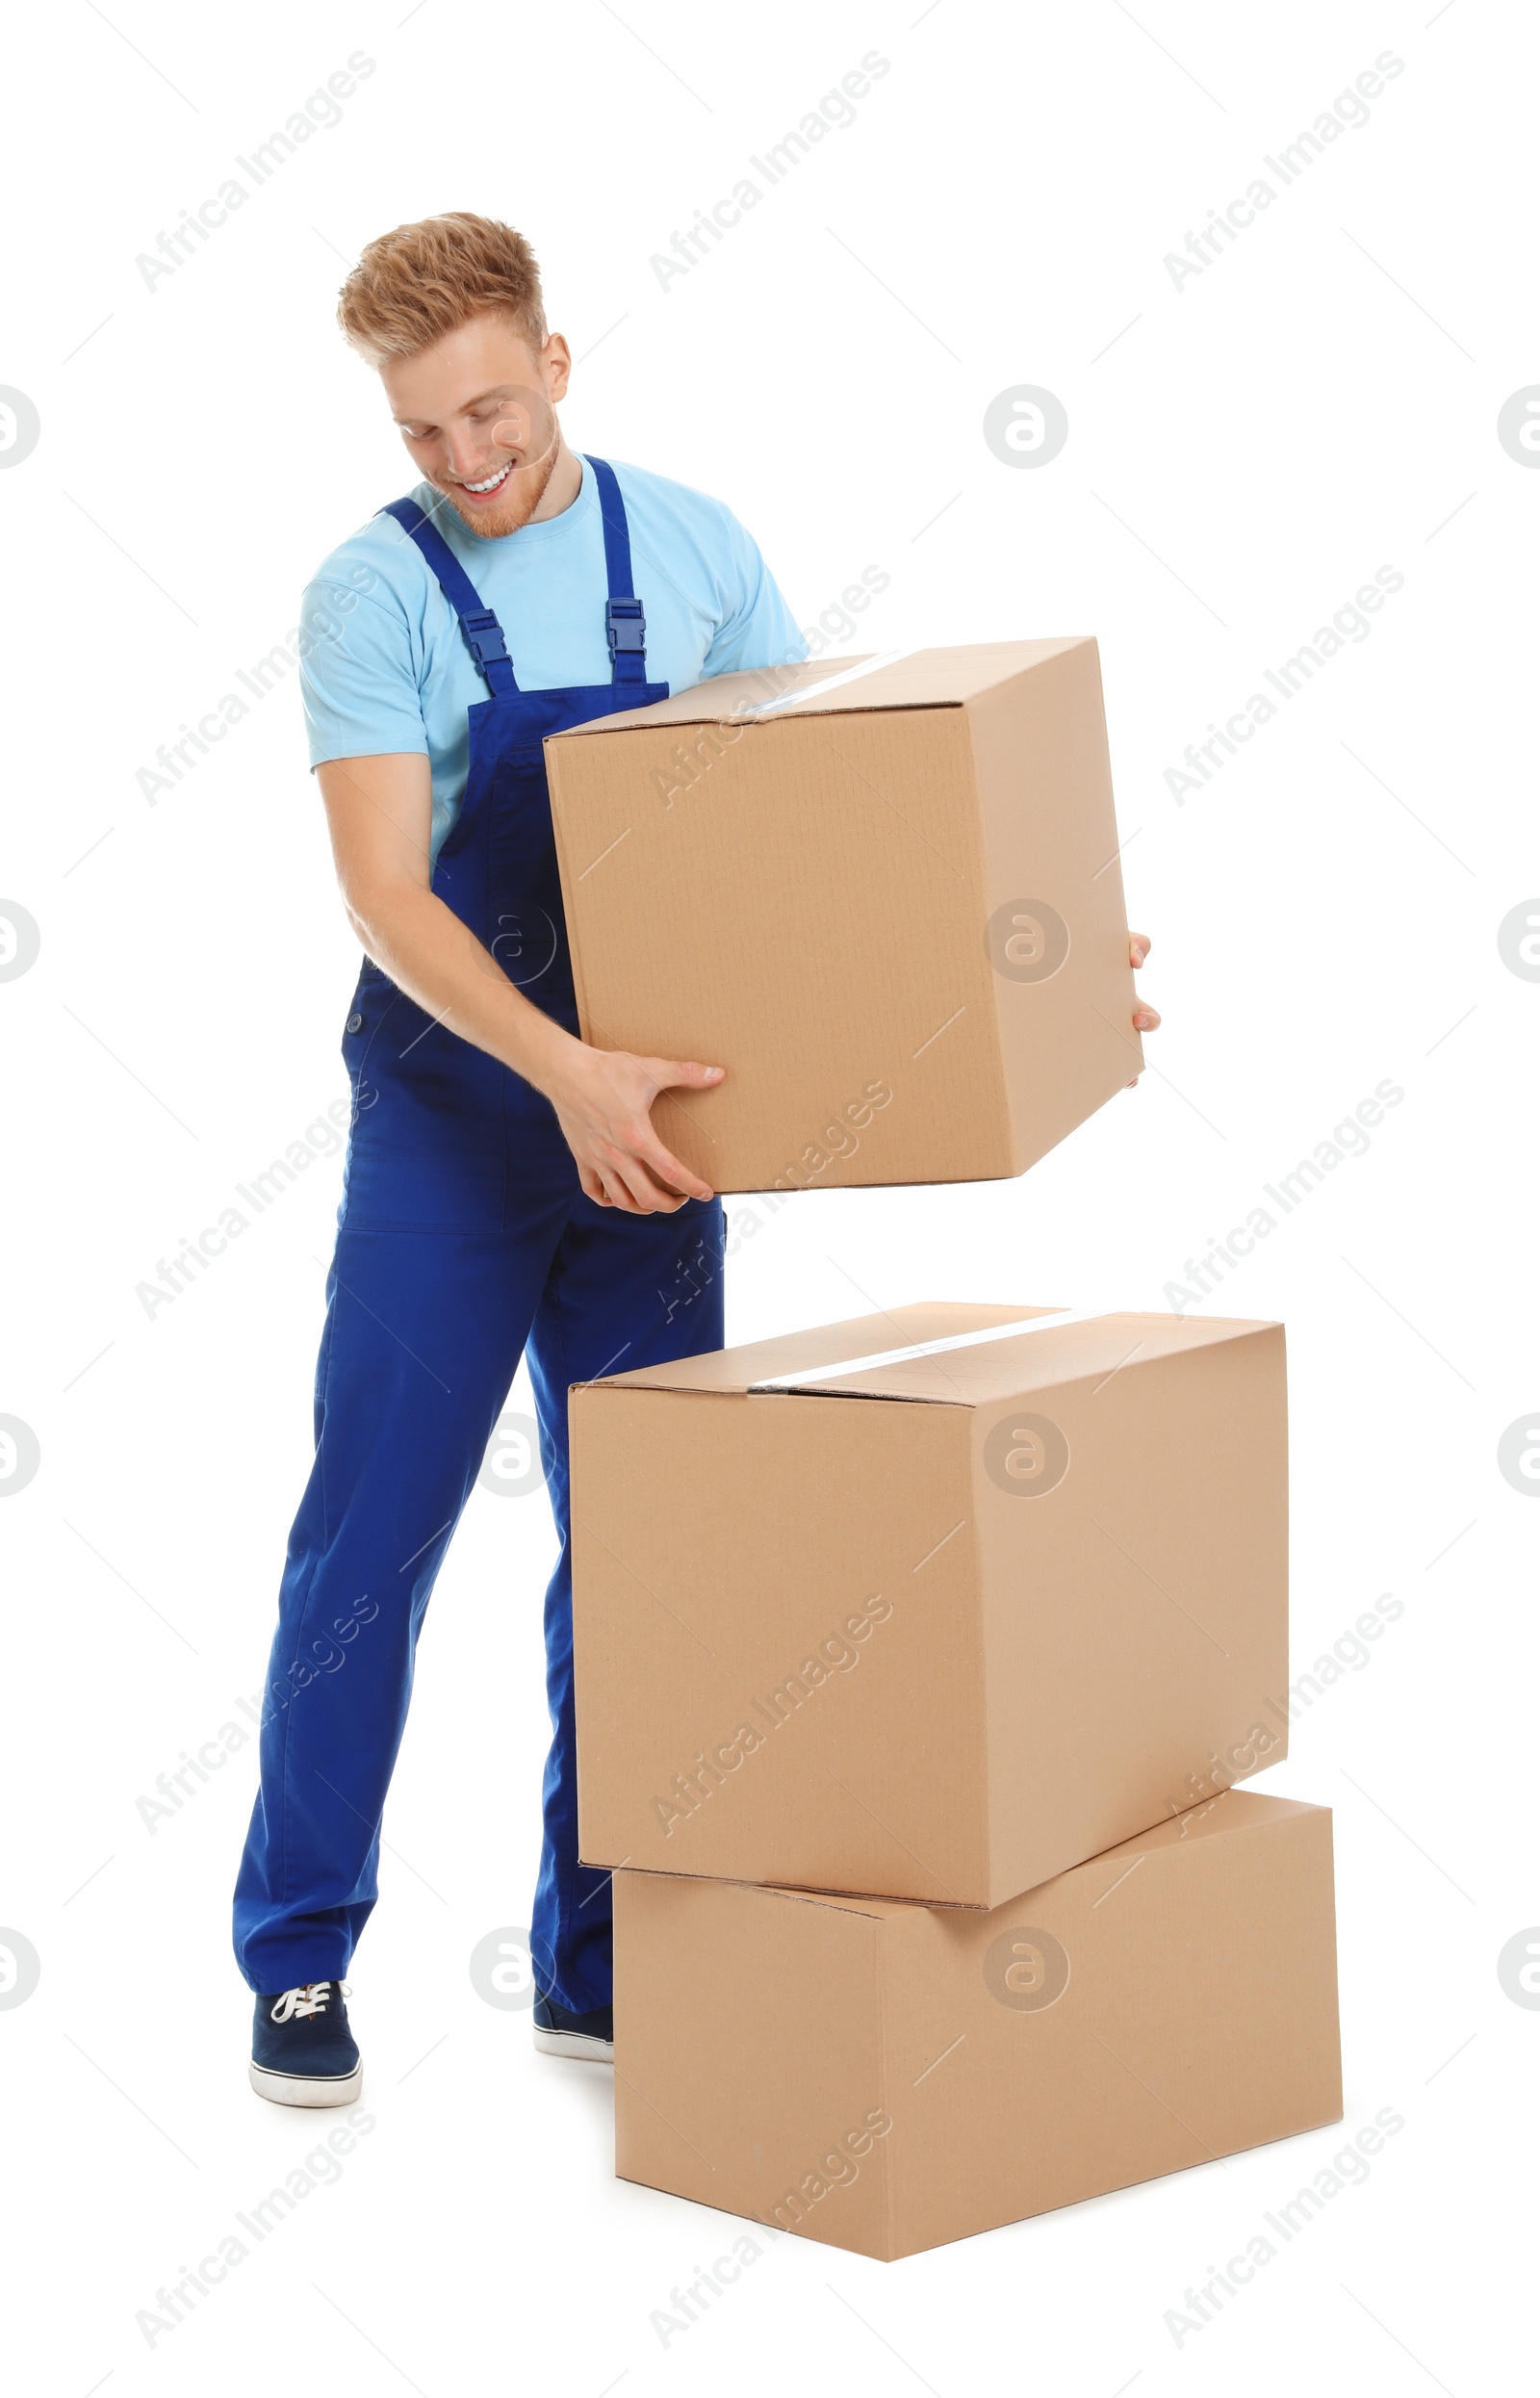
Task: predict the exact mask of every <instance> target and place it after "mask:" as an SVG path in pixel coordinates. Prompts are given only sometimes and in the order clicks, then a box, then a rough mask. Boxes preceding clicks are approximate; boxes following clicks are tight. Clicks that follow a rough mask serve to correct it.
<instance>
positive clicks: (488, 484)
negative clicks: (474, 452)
mask: <svg viewBox="0 0 1540 2398" xmlns="http://www.w3.org/2000/svg"><path fill="white" fill-rule="evenodd" d="M512 473H513V460H512V459H511V458H510V459H509V460H508V463H507V465H506V466H500V467H499V468H498V470H497V473H496V474H495V475H489V476H488V477H487V478H486V480H485V482H484V483H467V482H463V481H462V483H461V485H460V489H461V490H462V491H469V492H471V493H473V494H474V496H475V498H476V499H477V500H484V499H486V498H488V497H489V495H490V494H491V493H492V492H494V491H501V488H502V486H503V484H504V483H505V482H506V481H507V479H508V477H509V476H510V475H511V474H512Z"/></svg>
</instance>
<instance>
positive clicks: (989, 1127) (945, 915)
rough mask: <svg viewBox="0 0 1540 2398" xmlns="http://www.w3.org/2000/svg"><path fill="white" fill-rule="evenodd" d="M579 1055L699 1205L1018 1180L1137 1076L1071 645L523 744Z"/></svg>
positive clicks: (771, 681)
mask: <svg viewBox="0 0 1540 2398" xmlns="http://www.w3.org/2000/svg"><path fill="white" fill-rule="evenodd" d="M546 761H547V766H548V770H549V774H550V781H551V798H552V816H553V819H554V823H555V830H556V846H557V853H558V856H559V859H560V864H561V884H562V894H563V901H564V905H565V909H566V916H567V930H568V937H569V941H570V943H571V948H572V959H573V970H574V976H575V980H576V985H577V992H578V1013H579V1017H580V1019H581V1024H582V1031H583V1037H584V1039H585V1040H588V1041H592V1042H597V1043H599V1044H601V1045H602V1046H603V1047H606V1048H627V1049H632V1050H639V1051H641V1052H643V1053H645V1054H648V1055H655V1056H663V1057H685V1058H698V1059H701V1060H703V1061H704V1062H705V1063H706V1064H708V1065H715V1066H725V1067H726V1068H727V1070H728V1072H727V1079H726V1081H724V1082H723V1083H721V1084H720V1085H719V1086H718V1087H717V1088H716V1089H715V1090H714V1091H711V1092H707V1093H704V1094H697V1093H692V1094H689V1095H687V1096H684V1097H682V1098H674V1097H672V1096H669V1095H668V1094H667V1093H665V1094H664V1096H662V1097H661V1098H660V1099H659V1100H658V1102H657V1105H656V1107H655V1110H654V1122H655V1124H656V1126H657V1129H658V1132H659V1133H660V1134H661V1136H662V1138H663V1140H664V1141H666V1142H667V1143H668V1144H669V1145H670V1147H672V1148H673V1149H674V1150H675V1151H676V1152H677V1154H678V1155H679V1156H680V1157H681V1158H682V1159H683V1160H684V1161H685V1163H686V1164H688V1165H689V1166H691V1167H693V1168H694V1170H695V1171H696V1172H697V1173H700V1174H701V1175H703V1176H704V1177H705V1179H706V1181H708V1182H709V1183H710V1184H711V1186H712V1188H713V1189H714V1190H718V1191H760V1190H769V1189H777V1190H793V1189H799V1188H810V1189H818V1190H826V1189H830V1188H832V1187H833V1186H834V1185H835V1184H840V1183H881V1182H967V1181H973V1180H984V1179H988V1178H990V1177H999V1176H1002V1175H1010V1174H1018V1173H1022V1172H1023V1171H1024V1170H1025V1169H1026V1168H1027V1167H1028V1166H1030V1165H1031V1164H1032V1163H1033V1162H1034V1160H1035V1159H1037V1158H1039V1157H1041V1156H1042V1154H1043V1152H1044V1150H1046V1149H1050V1148H1052V1147H1054V1145H1055V1143H1057V1142H1059V1141H1062V1140H1063V1139H1064V1137H1065V1134H1066V1133H1067V1132H1070V1131H1072V1130H1073V1128H1074V1126H1075V1125H1076V1124H1078V1123H1080V1122H1083V1121H1084V1119H1085V1118H1086V1117H1088V1116H1090V1115H1091V1113H1092V1112H1093V1110H1095V1109H1096V1108H1098V1107H1100V1106H1101V1104H1102V1102H1103V1101H1104V1100H1106V1099H1110V1098H1111V1097H1112V1096H1113V1095H1114V1093H1115V1092H1117V1091H1118V1090H1120V1089H1121V1088H1122V1086H1123V1084H1124V1083H1126V1082H1127V1081H1128V1080H1129V1079H1130V1077H1131V1076H1133V1075H1135V1074H1137V1073H1138V1072H1139V1070H1140V1067H1141V1064H1142V1054H1141V1049H1140V1044H1139V1037H1138V1035H1137V1034H1136V1033H1135V1032H1134V1030H1133V1025H1132V1017H1133V1008H1134V985H1133V976H1132V973H1131V971H1130V968H1129V964H1128V919H1127V914H1126V911H1125V908H1124V904H1123V889H1122V878H1121V875H1120V872H1119V869H1118V863H1117V826H1116V823H1115V822H1114V817H1113V797H1112V779H1111V773H1110V769H1109V765H1108V758H1107V729H1106V722H1105V718H1104V716H1103V712H1102V694H1101V672H1100V666H1099V662H1098V659H1097V654H1096V644H1095V642H1094V641H1092V640H1090V639H1086V638H1083V637H1081V638H1074V639H1066V640H1056V641H1001V642H993V643H988V644H984V645H980V646H977V647H974V648H967V649H933V650H919V651H913V652H908V653H904V654H900V655H896V656H892V657H889V658H876V659H870V660H865V661H862V662H860V664H858V665H857V666H855V667H846V668H843V669H838V668H837V667H832V666H831V664H830V663H829V662H828V661H824V662H822V663H820V664H817V665H799V666H791V667H781V668H775V669H768V670H766V671H765V672H764V673H759V674H735V675H723V676H720V677H718V678H716V679H715V680H713V681H711V682H709V683H700V684H698V685H697V686H696V687H695V688H694V689H693V690H688V691H681V692H679V693H677V694H676V695H674V696H673V697H671V698H669V699H667V700H663V701H660V702H659V703H658V704H657V705H656V706H655V707H653V708H643V709H631V710H629V711H628V712H626V713H624V714H621V715H616V716H604V717H601V718H599V719H598V720H597V721H596V722H594V723H593V724H590V725H583V726H578V727H576V728H574V730H573V731H571V732H570V733H564V734H560V735H557V736H555V737H554V738H553V739H552V740H550V741H548V742H547V744H546Z"/></svg>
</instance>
